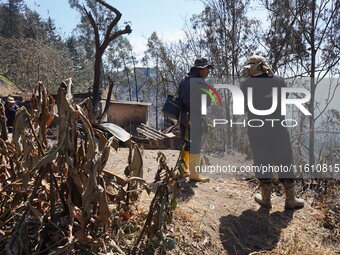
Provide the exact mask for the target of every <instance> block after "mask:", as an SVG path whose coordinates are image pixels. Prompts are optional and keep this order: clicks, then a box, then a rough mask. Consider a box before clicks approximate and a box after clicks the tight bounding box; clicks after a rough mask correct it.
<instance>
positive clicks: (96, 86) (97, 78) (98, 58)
mask: <svg viewBox="0 0 340 255" xmlns="http://www.w3.org/2000/svg"><path fill="white" fill-rule="evenodd" d="M96 2H97V3H99V4H101V5H103V6H104V7H106V8H107V9H109V10H110V11H112V12H113V13H114V14H115V15H116V16H115V18H114V19H113V20H112V21H111V22H110V24H109V25H108V26H107V27H106V31H105V33H104V39H103V40H102V41H101V40H100V34H99V28H98V27H99V25H101V24H97V23H96V21H95V19H94V18H93V16H92V13H91V12H90V11H88V10H87V9H86V8H85V7H83V10H84V12H85V13H86V16H87V18H88V19H89V21H90V23H91V26H92V28H93V32H94V39H95V45H96V53H95V61H94V77H93V85H92V88H93V90H92V93H93V94H92V104H93V116H94V120H93V121H95V120H96V119H97V118H98V117H99V116H100V115H101V114H100V113H99V111H98V105H99V101H100V82H101V67H102V57H103V55H104V53H105V50H106V48H107V47H108V46H109V44H110V43H111V42H112V41H113V40H114V39H116V38H117V37H119V36H121V35H123V34H130V33H131V32H132V30H131V27H130V26H129V25H126V26H125V28H124V29H123V30H117V31H112V30H113V28H114V27H116V26H117V24H118V22H119V21H120V19H121V17H122V14H121V13H120V12H119V11H118V10H117V9H116V8H114V7H113V6H111V5H109V4H108V3H106V2H105V1H103V0H96Z"/></svg>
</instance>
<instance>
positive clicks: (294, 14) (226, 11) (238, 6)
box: [0, 0, 340, 164]
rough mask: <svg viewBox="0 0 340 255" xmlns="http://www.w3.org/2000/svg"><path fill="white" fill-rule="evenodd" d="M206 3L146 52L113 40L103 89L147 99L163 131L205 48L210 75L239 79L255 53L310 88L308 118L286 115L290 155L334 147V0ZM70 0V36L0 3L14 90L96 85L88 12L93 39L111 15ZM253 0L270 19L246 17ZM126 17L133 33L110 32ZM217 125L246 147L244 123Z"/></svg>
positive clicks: (228, 146)
mask: <svg viewBox="0 0 340 255" xmlns="http://www.w3.org/2000/svg"><path fill="white" fill-rule="evenodd" d="M202 2H203V3H204V6H205V7H204V9H203V10H202V11H201V12H200V13H197V14H195V15H193V16H192V17H190V18H189V19H188V20H187V21H186V22H185V24H184V28H183V30H184V33H185V37H184V38H182V39H181V40H178V41H177V42H171V43H169V42H166V41H163V40H161V39H160V38H159V36H158V35H157V32H154V33H152V34H151V35H150V36H149V38H148V42H147V50H146V51H145V52H144V54H143V56H141V57H137V53H136V52H135V51H134V49H133V47H132V45H131V43H130V42H129V37H128V36H126V35H122V36H117V38H115V39H114V40H112V41H111V42H110V43H109V44H108V46H107V49H106V50H105V52H103V56H102V60H101V61H102V62H101V66H100V68H101V71H100V73H101V79H100V81H99V83H98V86H99V87H100V91H101V97H102V98H105V93H106V91H107V89H106V88H107V86H108V84H109V80H112V81H113V84H114V87H113V98H115V99H117V100H130V101H131V100H132V101H144V102H151V103H152V107H150V123H151V125H153V126H154V127H155V128H157V129H161V128H163V123H164V118H163V116H162V114H161V108H162V105H163V103H164V100H165V98H166V95H167V94H170V93H174V92H175V91H176V89H177V87H178V84H179V82H180V80H181V78H182V77H183V75H184V74H185V73H186V72H187V71H188V70H189V68H190V66H191V65H192V63H193V61H194V59H195V58H197V57H201V56H206V57H208V58H210V59H211V61H212V62H213V63H214V65H215V67H216V68H215V69H214V71H213V73H212V75H211V77H212V80H211V82H212V83H213V82H225V81H227V82H228V83H234V84H236V85H237V84H238V80H239V78H240V77H241V76H242V72H241V67H242V64H243V63H244V61H245V60H246V58H247V57H249V56H250V55H252V54H261V55H263V56H265V57H266V58H267V60H268V62H269V64H270V66H272V69H273V71H274V72H275V73H277V74H279V75H280V76H282V77H284V78H286V79H287V82H288V84H289V85H290V86H292V84H293V83H294V86H297V85H296V84H298V86H301V87H305V88H307V89H308V90H309V91H310V92H311V100H310V102H309V103H308V105H307V107H308V109H309V111H310V112H311V113H312V116H311V117H306V116H302V115H300V114H299V112H294V111H293V112H292V113H291V114H293V115H294V116H295V117H296V118H298V119H299V126H298V128H295V129H293V130H291V136H292V140H293V143H294V148H295V156H296V159H299V160H301V161H302V162H306V161H307V162H309V163H310V164H313V163H315V162H320V161H322V158H323V157H324V156H325V155H326V154H327V153H329V152H330V151H332V150H334V148H338V147H339V146H340V138H339V136H340V135H339V132H340V130H339V126H340V124H339V123H340V112H339V108H340V107H339V104H338V103H336V102H338V101H339V100H338V98H337V95H338V96H339V90H340V89H339V74H340V68H339V67H340V58H339V56H340V47H339V41H340V15H339V10H340V8H339V7H340V2H339V0H296V1H289V0H280V1H276V0H260V1H256V2H255V1H250V0H233V1H232V0H202ZM69 3H70V8H74V9H76V10H77V11H78V12H79V13H80V14H81V19H80V21H79V24H78V25H77V27H76V28H75V29H74V31H73V33H72V34H71V35H68V36H67V37H61V36H60V34H59V33H58V30H57V28H56V24H55V21H54V20H53V19H51V18H48V19H43V18H42V17H41V16H40V14H39V13H37V12H35V11H33V10H31V9H29V8H28V7H27V6H26V4H25V1H24V0H2V1H0V75H1V76H3V77H6V78H7V79H9V80H10V81H12V82H13V83H14V84H15V85H16V86H17V87H18V88H19V89H20V90H22V91H28V92H29V91H31V90H32V89H33V88H34V85H35V84H36V82H38V81H42V82H43V83H44V84H45V85H46V86H47V87H48V89H49V90H50V91H51V92H52V93H53V92H55V91H56V89H57V87H58V85H59V83H60V81H61V80H63V79H66V78H69V77H72V78H73V82H74V84H75V87H74V92H75V93H76V92H77V93H80V92H91V91H92V88H93V83H94V81H93V79H94V78H93V77H94V65H95V59H96V58H95V55H96V33H94V29H93V23H92V24H91V20H90V19H89V15H88V14H89V13H91V16H92V18H93V21H94V22H95V24H97V29H98V37H99V38H104V37H105V31H106V29H107V27H108V26H110V22H111V21H112V20H114V19H115V18H116V17H117V14H115V13H114V12H112V11H110V10H109V9H108V8H105V6H103V5H102V4H100V3H99V1H95V0H85V1H83V2H79V1H77V0H69ZM82 4H84V6H82ZM110 4H113V5H114V3H110ZM254 4H256V5H261V6H262V7H264V8H265V9H266V12H267V17H268V21H267V20H266V21H264V20H257V19H256V18H253V17H254V15H250V14H251V12H252V11H253V10H252V6H253V5H254ZM255 16H256V15H255ZM130 25H131V28H132V33H133V24H124V23H122V22H120V23H118V24H116V25H115V26H114V27H113V32H115V31H120V30H119V29H122V28H124V27H125V29H126V28H128V27H130ZM138 56H139V54H138ZM299 78H304V79H299ZM223 97H224V102H226V103H225V109H224V114H225V115H226V116H225V117H226V119H230V118H236V117H233V116H232V115H231V103H232V98H231V95H230V94H228V93H224V94H223ZM221 132H222V134H218V135H219V136H220V135H223V136H224V137H227V139H226V143H225V144H224V148H223V149H224V150H225V151H230V150H241V151H242V148H243V147H242V144H245V143H247V141H245V140H243V139H246V136H244V135H243V134H244V132H245V130H243V129H236V128H232V127H228V128H226V129H224V130H223V131H221Z"/></svg>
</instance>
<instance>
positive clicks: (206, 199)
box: [106, 148, 340, 255]
mask: <svg viewBox="0 0 340 255" xmlns="http://www.w3.org/2000/svg"><path fill="white" fill-rule="evenodd" d="M157 152H158V151H157V150H145V151H143V160H144V161H143V162H144V174H145V176H144V178H145V179H146V180H147V181H148V182H150V183H151V182H152V181H153V177H154V174H155V172H156V170H157V162H156V157H157ZM162 152H163V153H164V154H165V155H166V156H167V158H168V161H169V166H173V165H174V164H175V162H176V160H177V157H178V153H179V152H178V151H173V150H163V151H162ZM127 155H128V149H125V148H123V149H120V150H119V152H118V153H116V152H112V156H111V157H110V160H109V162H108V164H107V167H106V168H107V169H108V170H110V171H112V172H115V173H117V174H121V175H123V171H124V168H125V166H126V165H127ZM226 160H227V161H229V162H234V164H251V162H249V161H245V160H244V157H243V156H241V155H239V156H228V158H226ZM180 186H181V191H182V192H181V195H180V198H179V206H178V208H177V209H176V211H175V213H174V222H173V223H172V224H171V225H170V226H169V228H168V233H167V234H168V235H169V236H172V237H174V238H175V239H176V242H177V247H176V248H175V250H173V251H171V252H170V253H169V254H208V255H209V254H211V255H213V254H214V255H216V254H228V255H245V254H285V255H288V254H305V255H307V254H327V255H328V254H329V255H331V254H340V248H339V247H337V245H336V242H334V240H333V241H329V240H328V239H329V236H331V234H330V232H329V230H327V229H325V228H323V218H324V213H323V211H322V210H320V209H317V208H315V206H313V207H312V206H311V203H312V200H311V199H308V198H307V199H306V200H307V201H306V206H305V208H303V209H301V210H297V211H292V210H284V195H282V193H283V192H282V191H280V188H279V187H278V192H276V193H275V194H273V201H272V202H273V208H272V209H271V210H265V209H262V208H260V206H258V205H257V204H256V203H255V202H254V199H253V193H254V191H255V187H256V186H255V185H254V184H252V183H249V182H247V181H243V180H235V179H230V178H226V177H222V176H221V177H218V178H212V179H211V180H210V182H209V183H197V184H194V183H190V182H187V181H186V180H184V179H183V181H182V182H181V184H180ZM150 200H151V198H149V197H148V196H144V198H143V203H144V204H148V202H150ZM338 241H339V240H338Z"/></svg>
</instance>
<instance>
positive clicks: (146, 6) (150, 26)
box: [25, 0, 203, 53]
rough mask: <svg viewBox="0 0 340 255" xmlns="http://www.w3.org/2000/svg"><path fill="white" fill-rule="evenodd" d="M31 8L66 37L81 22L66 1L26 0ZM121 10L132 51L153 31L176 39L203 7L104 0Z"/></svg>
mask: <svg viewBox="0 0 340 255" xmlns="http://www.w3.org/2000/svg"><path fill="white" fill-rule="evenodd" d="M25 2H26V4H27V6H28V7H29V8H30V9H33V10H36V11H37V12H38V13H39V14H40V15H41V16H42V17H43V18H44V19H46V18H48V17H51V18H52V19H53V20H54V21H55V24H56V25H57V27H58V28H59V32H60V35H61V36H63V37H66V36H67V35H70V34H71V33H72V30H73V29H74V28H75V27H76V24H78V23H79V22H80V15H79V14H78V13H77V11H75V10H73V9H71V8H70V6H69V4H68V0H26V1H25ZM107 3H109V4H111V5H112V6H114V7H115V8H117V9H118V10H119V11H120V12H121V13H122V19H121V21H120V24H121V26H123V25H124V21H130V22H131V27H132V30H133V31H132V33H131V34H130V35H127V38H128V39H129V40H130V43H131V44H132V46H133V47H134V50H135V52H139V53H141V52H143V51H144V50H145V49H146V41H147V38H148V37H149V36H150V35H151V34H152V32H154V31H156V32H157V34H158V35H159V37H160V38H161V39H164V40H167V41H175V40H178V39H179V38H181V37H182V36H183V32H182V29H183V26H184V23H185V19H186V18H190V17H191V16H192V14H194V13H199V12H201V11H202V10H203V4H202V3H201V2H200V1H199V0H158V1H157V0H107Z"/></svg>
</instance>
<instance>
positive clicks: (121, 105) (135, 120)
mask: <svg viewBox="0 0 340 255" xmlns="http://www.w3.org/2000/svg"><path fill="white" fill-rule="evenodd" d="M149 106H151V103H144V102H134V101H111V102H110V106H109V109H108V110H107V122H110V123H114V124H116V125H118V126H120V127H122V128H124V129H125V130H126V131H128V132H129V133H131V134H133V135H135V134H136V133H137V132H136V129H137V127H138V126H140V125H141V124H142V123H143V124H146V123H147V121H148V110H149Z"/></svg>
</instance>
